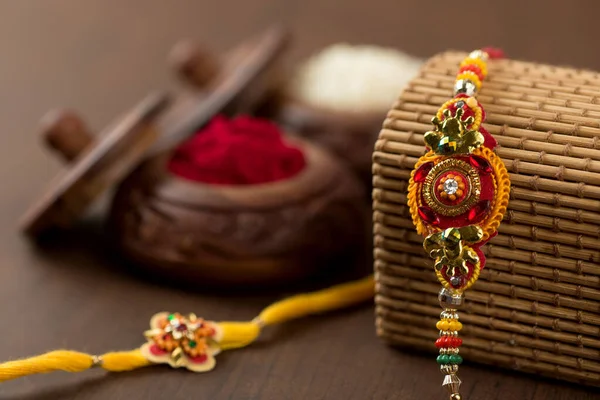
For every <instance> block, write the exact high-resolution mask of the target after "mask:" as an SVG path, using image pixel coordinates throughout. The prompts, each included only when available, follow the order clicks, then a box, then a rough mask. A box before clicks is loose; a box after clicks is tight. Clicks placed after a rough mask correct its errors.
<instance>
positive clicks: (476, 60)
mask: <svg viewBox="0 0 600 400" xmlns="http://www.w3.org/2000/svg"><path fill="white" fill-rule="evenodd" d="M465 65H477V66H478V67H479V69H480V70H481V73H482V74H483V76H484V77H486V76H487V63H486V62H485V61H483V60H482V59H481V58H465V59H464V60H463V61H462V62H461V63H460V66H461V67H463V66H465Z"/></svg>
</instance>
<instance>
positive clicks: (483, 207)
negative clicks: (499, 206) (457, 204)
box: [467, 200, 492, 223]
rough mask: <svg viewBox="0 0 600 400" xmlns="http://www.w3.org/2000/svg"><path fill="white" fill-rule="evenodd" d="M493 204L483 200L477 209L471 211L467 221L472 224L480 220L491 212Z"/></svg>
mask: <svg viewBox="0 0 600 400" xmlns="http://www.w3.org/2000/svg"><path fill="white" fill-rule="evenodd" d="M491 204H492V203H491V201H489V200H481V201H480V202H479V203H477V205H476V206H475V207H473V208H471V209H470V210H469V214H467V220H468V221H469V222H470V223H473V222H475V221H478V220H480V219H481V217H483V216H484V215H485V214H486V213H487V212H488V211H489V209H490V206H491Z"/></svg>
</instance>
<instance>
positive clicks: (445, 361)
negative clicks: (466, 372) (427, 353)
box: [436, 354, 450, 365]
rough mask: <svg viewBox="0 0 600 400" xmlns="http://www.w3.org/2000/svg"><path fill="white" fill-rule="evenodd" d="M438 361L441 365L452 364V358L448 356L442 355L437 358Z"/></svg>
mask: <svg viewBox="0 0 600 400" xmlns="http://www.w3.org/2000/svg"><path fill="white" fill-rule="evenodd" d="M436 361H437V363H438V364H440V365H442V364H448V363H449V362H450V358H449V357H448V355H447V354H440V355H439V356H437V359H436Z"/></svg>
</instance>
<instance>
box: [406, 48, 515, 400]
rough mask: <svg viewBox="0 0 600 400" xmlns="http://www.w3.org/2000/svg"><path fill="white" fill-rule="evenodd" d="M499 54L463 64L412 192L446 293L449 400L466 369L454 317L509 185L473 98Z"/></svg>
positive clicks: (479, 53)
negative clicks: (490, 62)
mask: <svg viewBox="0 0 600 400" xmlns="http://www.w3.org/2000/svg"><path fill="white" fill-rule="evenodd" d="M501 56H502V55H501V52H500V51H499V50H493V49H484V50H475V51H473V52H472V53H471V54H469V56H468V57H467V58H465V59H464V60H463V61H462V62H461V63H460V69H459V72H458V76H457V78H456V83H455V85H454V98H453V99H451V100H449V101H447V102H446V103H444V104H443V105H442V107H441V108H440V109H439V110H438V112H437V114H436V116H435V117H434V118H433V119H432V121H431V122H432V123H433V125H434V129H433V130H432V131H429V132H427V133H425V136H424V140H425V145H426V146H427V150H428V151H427V153H426V154H425V155H424V156H422V157H421V158H419V160H418V161H417V163H416V165H415V169H414V171H413V172H412V174H411V178H410V182H409V186H408V205H409V208H410V213H411V216H412V220H413V223H414V224H415V226H416V228H417V232H418V233H419V234H421V235H423V236H424V237H425V240H424V242H423V247H424V248H425V251H426V252H427V254H429V256H430V257H431V258H432V259H433V260H434V268H435V273H436V275H437V278H438V280H439V281H440V283H441V284H442V286H443V288H442V289H441V290H440V293H439V296H438V298H439V301H440V305H441V306H442V309H443V311H442V313H441V315H440V320H439V321H438V322H437V324H436V327H437V329H438V330H439V331H440V333H439V335H440V337H439V339H437V340H436V342H435V345H436V347H437V348H438V349H439V355H438V357H437V362H438V364H439V365H440V370H441V372H442V374H444V380H443V384H442V385H443V386H444V387H445V388H446V389H447V390H448V392H449V393H450V399H451V400H460V399H461V395H460V394H459V387H460V384H461V381H460V379H459V378H458V377H457V375H456V374H457V372H458V366H459V365H460V364H461V363H462V357H461V356H460V355H459V347H460V346H461V344H462V339H461V338H459V337H458V334H459V332H460V330H461V329H462V323H461V322H459V320H458V313H457V310H458V309H459V308H460V307H461V306H462V304H463V302H464V300H463V292H464V291H465V290H466V289H468V288H469V287H471V286H472V285H473V284H474V283H475V281H477V278H478V277H479V273H480V271H481V270H482V269H483V267H484V265H485V256H484V254H483V252H482V251H481V247H482V246H483V245H484V244H485V243H487V242H488V241H489V240H490V239H491V238H492V237H494V236H495V235H496V234H497V229H498V226H499V225H500V222H501V221H502V218H503V216H504V213H505V212H506V207H507V204H508V199H509V192H510V180H509V177H508V173H507V171H506V167H505V166H504V163H503V162H502V160H501V159H500V158H499V157H498V156H496V154H495V153H494V148H495V147H496V145H497V142H496V140H495V139H494V138H493V137H492V135H490V134H489V133H488V132H487V131H486V130H485V128H484V127H483V126H482V125H481V124H482V122H483V121H484V120H485V111H484V110H483V107H482V106H481V105H480V104H479V102H478V101H477V99H476V98H475V95H476V94H477V92H478V91H479V90H480V88H481V84H482V81H483V79H484V78H485V77H486V75H487V61H488V59H491V58H499V57H501Z"/></svg>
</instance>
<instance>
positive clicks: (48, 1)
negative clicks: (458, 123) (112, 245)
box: [0, 0, 600, 400]
mask: <svg viewBox="0 0 600 400" xmlns="http://www.w3.org/2000/svg"><path fill="white" fill-rule="evenodd" d="M535 3H537V4H535ZM598 11H600V4H599V3H598V2H597V1H593V0H591V1H588V2H584V1H575V2H570V3H568V4H567V3H565V2H563V1H558V0H552V1H551V0H545V1H539V2H533V1H530V2H526V1H516V0H504V1H485V0H479V1H477V2H470V3H469V2H464V1H462V2H444V3H443V5H442V3H439V2H432V1H425V0H420V1H409V0H406V1H401V0H371V1H368V2H367V1H361V0H330V1H324V0H304V1H290V0H287V1H285V0H239V1H232V0H220V1H207V0H206V1H202V0H195V1H192V0H189V1H185V0H177V1H176V0H170V1H164V0H144V1H142V0H130V1H122V0H110V1H109V0H87V1H81V0H69V1H67V0H44V1H18V2H17V1H13V2H9V1H3V2H1V3H0V22H1V23H0V49H2V51H3V57H2V58H1V61H0V89H1V92H0V102H1V105H2V107H0V123H1V124H2V134H1V135H0V176H1V180H0V182H2V195H1V196H0V265H1V266H2V268H0V311H1V313H0V316H1V318H2V320H3V322H2V324H1V326H2V331H1V332H2V333H1V337H2V345H0V359H2V360H6V359H12V358H16V357H19V356H26V355H33V354H37V353H39V352H43V351H45V350H50V349H55V348H71V349H78V350H83V351H88V352H91V353H100V352H103V351H107V350H112V349H129V348H134V347H136V346H138V345H139V344H140V343H141V341H142V340H143V339H142V336H141V333H142V331H143V330H144V329H146V326H147V323H148V318H149V317H150V316H151V315H152V314H153V313H155V312H157V311H161V310H180V311H195V312H196V313H198V314H199V315H203V316H205V317H207V318H211V319H212V318H214V319H242V320H243V319H247V318H251V317H253V316H254V315H255V314H256V313H257V312H258V311H259V310H260V309H261V307H263V306H264V305H266V304H268V303H269V302H271V301H273V300H274V299H277V298H280V297H281V296H283V295H285V294H287V291H286V290H282V291H281V292H279V293H272V294H263V295H260V296H242V295H239V294H238V295H232V294H227V295H221V296H218V295H217V294H215V293H212V294H206V293H201V292H200V293H199V292H191V291H181V290H177V289H176V288H174V287H172V286H165V285H161V284H160V283H157V282H150V281H148V280H144V279H140V278H139V277H136V276H134V275H132V274H130V273H126V272H123V269H124V266H125V262H124V260H122V259H121V258H120V257H119V255H118V254H112V253H111V252H109V251H108V250H107V247H106V246H105V243H104V241H103V239H102V235H101V233H98V231H97V229H95V227H93V226H82V227H78V228H77V229H76V230H75V231H74V232H72V233H70V234H66V235H63V236H60V237H57V238H56V239H55V240H54V243H53V244H52V245H51V246H48V247H47V248H45V249H35V248H34V247H33V246H31V245H30V244H29V243H28V242H27V241H26V240H25V239H23V238H22V237H20V236H19V235H18V233H17V231H16V229H15V225H16V220H17V218H18V216H19V215H20V214H21V213H22V212H23V211H24V210H25V207H26V205H27V204H28V203H29V202H30V201H31V200H32V199H33V198H34V197H35V196H36V195H38V194H39V193H40V190H41V188H42V187H43V185H44V184H45V183H46V182H47V181H48V180H49V179H50V178H51V177H52V176H53V175H54V174H55V173H56V172H57V171H58V169H59V163H58V162H57V161H55V160H54V159H53V157H51V156H50V155H49V154H47V153H46V152H45V151H44V150H43V149H42V146H41V144H40V142H39V140H38V138H37V137H36V126H37V121H38V119H39V117H40V116H41V115H42V114H43V113H44V112H45V111H46V110H47V109H49V108H51V107H54V106H70V107H75V108H77V109H78V110H81V111H82V112H83V113H84V115H85V116H86V117H87V119H88V121H89V122H90V125H91V126H93V127H95V128H99V127H102V126H103V125H104V124H105V123H106V122H108V121H109V120H110V119H111V118H112V117H113V116H115V115H116V114H118V113H119V112H121V111H123V110H124V109H125V108H126V107H128V106H130V105H131V104H133V103H135V102H136V101H137V100H138V99H139V98H140V97H141V96H143V95H144V94H146V93H147V92H148V91H150V90H152V89H156V88H169V87H174V86H175V85H176V83H175V79H174V78H173V76H172V74H171V73H170V71H169V69H168V66H167V65H166V63H165V56H166V54H167V52H168V50H169V48H170V46H171V45H172V44H173V43H174V42H175V41H176V40H177V39H179V38H183V37H191V38H197V39H200V40H201V41H203V42H205V43H206V44H207V45H208V46H209V47H210V48H212V49H214V50H215V51H222V50H225V49H227V48H229V47H231V46H233V45H234V44H235V43H236V42H238V41H239V40H240V39H241V38H244V37H245V36H246V35H249V34H253V33H257V32H259V31H260V30H261V29H262V28H263V27H265V26H266V25H268V24H270V23H271V22H276V21H281V22H284V23H286V24H288V25H289V26H290V28H291V29H292V30H293V32H294V34H295V35H296V40H295V43H294V47H293V49H292V51H291V52H290V55H289V60H290V61H294V60H299V59H300V58H302V57H303V56H306V55H308V54H310V53H311V52H313V51H315V50H317V49H319V48H321V47H322V46H325V45H327V44H330V43H335V42H339V41H349V42H353V43H376V44H381V45H390V46H397V47H399V48H402V49H404V50H406V51H408V52H411V53H413V54H416V55H418V56H422V57H427V56H429V55H431V54H433V53H435V52H437V51H441V50H444V49H447V48H458V49H464V50H469V49H472V48H475V47H477V46H480V45H488V44H493V45H497V46H502V47H504V48H505V49H506V51H507V52H508V54H510V55H511V56H514V57H516V58H522V59H530V60H537V61H543V62H549V63H554V64H571V65H575V66H579V67H587V68H600V56H598V53H597V51H596V46H595V45H596V40H597V38H598V33H597V32H598V31H597V28H596V25H597V18H598ZM461 372H462V375H461V377H462V378H463V380H464V385H463V388H464V394H465V398H466V399H485V400H492V399H535V400H548V399H552V400H554V399H570V400H577V399H592V398H600V394H599V392H597V391H593V390H591V389H589V388H584V387H578V386H576V385H568V384H562V383H558V382H554V381H549V380H543V379H540V378H535V377H532V376H529V375H524V374H520V373H518V372H510V373H509V372H504V371H501V370H497V369H492V368H489V367H482V366H479V365H476V364H472V363H468V364H467V365H465V366H464V367H463V368H461ZM440 383H441V375H440V373H439V372H438V370H437V366H436V364H435V361H434V357H432V356H423V355H419V354H413V353H410V352H409V351H398V350H395V349H390V348H388V347H386V346H384V345H382V344H381V343H380V342H379V340H378V339H377V338H376V337H375V333H374V328H373V310H372V307H371V306H370V305H367V306H364V307H360V308H357V309H354V310H350V311H346V312H340V313H336V314H334V315H328V316H323V317H315V318H310V319H307V320H303V321H299V322H295V323H290V324H288V325H286V326H283V327H280V328H276V329H272V330H270V331H269V332H268V334H267V335H266V336H265V338H264V339H263V340H262V341H261V342H260V343H258V344H257V345H255V346H252V347H250V348H247V349H245V350H239V351H235V352H231V353H229V354H224V355H222V356H220V357H219V358H218V366H217V369H216V370H215V371H213V372H211V373H208V374H203V375H200V374H192V373H188V372H184V371H173V370H170V369H168V368H164V367H153V368H146V369H143V370H139V371H137V372H131V373H121V374H107V373H103V372H102V371H99V370H95V371H89V372H86V373H83V374H74V375H73V374H66V373H56V374H52V375H46V376H34V377H30V378H25V379H21V380H18V381H13V382H8V383H5V384H2V385H0V399H21V400H26V399H90V400H91V399H111V400H119V399H132V400H133V399H169V400H176V399H192V398H193V399H211V400H218V399H264V400H266V399H273V400H283V399H346V400H366V399H378V400H383V399H390V400H391V399H398V400H410V399H419V400H429V399H442V398H445V397H444V396H443V393H444V392H443V390H442V388H441V386H440Z"/></svg>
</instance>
